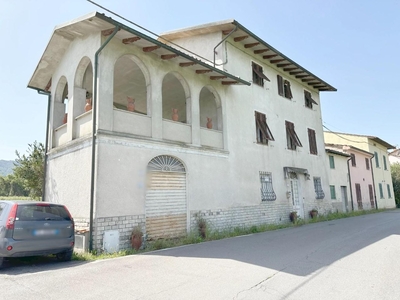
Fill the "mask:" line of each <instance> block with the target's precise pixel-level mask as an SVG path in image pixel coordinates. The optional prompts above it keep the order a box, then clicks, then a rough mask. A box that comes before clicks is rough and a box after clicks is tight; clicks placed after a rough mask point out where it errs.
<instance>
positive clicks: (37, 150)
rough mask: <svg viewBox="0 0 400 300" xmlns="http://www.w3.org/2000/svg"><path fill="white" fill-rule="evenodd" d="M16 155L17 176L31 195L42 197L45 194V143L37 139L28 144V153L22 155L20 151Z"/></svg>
mask: <svg viewBox="0 0 400 300" xmlns="http://www.w3.org/2000/svg"><path fill="white" fill-rule="evenodd" d="M16 155H17V159H16V160H15V161H16V163H15V168H14V176H15V178H16V179H17V180H19V181H21V182H22V184H23V186H24V188H25V189H26V190H28V191H29V196H30V197H32V198H40V197H41V196H42V194H43V180H44V157H45V150H44V145H43V144H42V143H38V142H37V141H35V142H34V143H33V144H28V150H27V154H26V155H25V154H23V155H21V154H20V153H19V152H18V151H16Z"/></svg>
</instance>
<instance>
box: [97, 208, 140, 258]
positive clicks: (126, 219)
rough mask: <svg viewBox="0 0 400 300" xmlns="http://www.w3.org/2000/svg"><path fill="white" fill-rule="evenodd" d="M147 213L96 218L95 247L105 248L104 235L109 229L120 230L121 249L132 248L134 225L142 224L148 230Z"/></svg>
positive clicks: (98, 248)
mask: <svg viewBox="0 0 400 300" xmlns="http://www.w3.org/2000/svg"><path fill="white" fill-rule="evenodd" d="M145 220H146V218H145V215H134V216H117V217H108V218H97V219H95V220H94V231H93V249H95V250H97V251H102V250H103V236H104V232H105V231H107V230H118V231H119V250H124V249H131V241H130V236H131V231H132V229H133V227H135V226H140V227H141V228H142V231H143V233H144V232H146V222H145Z"/></svg>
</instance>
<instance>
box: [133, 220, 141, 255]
mask: <svg viewBox="0 0 400 300" xmlns="http://www.w3.org/2000/svg"><path fill="white" fill-rule="evenodd" d="M142 237H143V232H142V228H140V226H135V227H133V229H132V232H131V244H132V248H133V249H135V250H139V248H140V247H141V246H142Z"/></svg>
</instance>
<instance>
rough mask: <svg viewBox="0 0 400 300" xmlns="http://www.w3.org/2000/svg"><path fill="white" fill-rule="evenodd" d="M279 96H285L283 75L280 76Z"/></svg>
mask: <svg viewBox="0 0 400 300" xmlns="http://www.w3.org/2000/svg"><path fill="white" fill-rule="evenodd" d="M278 94H279V95H281V96H283V78H282V76H281V75H278Z"/></svg>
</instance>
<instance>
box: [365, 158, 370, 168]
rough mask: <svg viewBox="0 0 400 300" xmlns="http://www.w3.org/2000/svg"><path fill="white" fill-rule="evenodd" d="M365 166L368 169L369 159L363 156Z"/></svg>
mask: <svg viewBox="0 0 400 300" xmlns="http://www.w3.org/2000/svg"><path fill="white" fill-rule="evenodd" d="M365 167H366V168H367V170H369V159H368V158H365Z"/></svg>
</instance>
